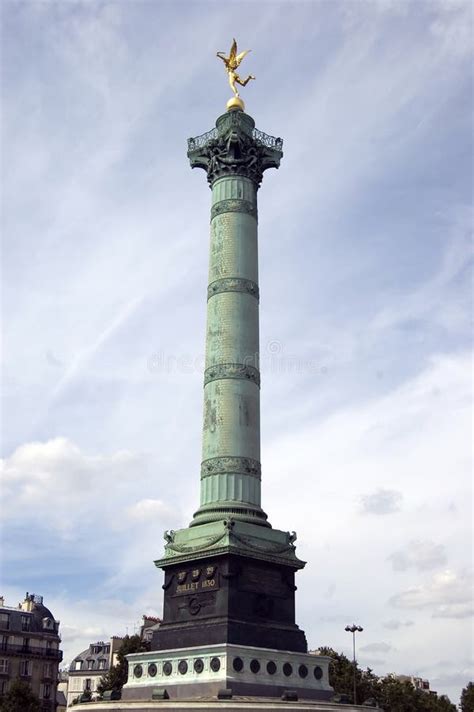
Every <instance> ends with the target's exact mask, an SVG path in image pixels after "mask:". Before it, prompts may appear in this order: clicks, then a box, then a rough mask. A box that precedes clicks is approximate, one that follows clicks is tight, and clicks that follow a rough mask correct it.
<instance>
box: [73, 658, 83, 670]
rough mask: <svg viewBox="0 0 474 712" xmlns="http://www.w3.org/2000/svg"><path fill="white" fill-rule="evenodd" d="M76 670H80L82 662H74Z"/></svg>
mask: <svg viewBox="0 0 474 712" xmlns="http://www.w3.org/2000/svg"><path fill="white" fill-rule="evenodd" d="M75 669H76V670H82V660H76V666H75Z"/></svg>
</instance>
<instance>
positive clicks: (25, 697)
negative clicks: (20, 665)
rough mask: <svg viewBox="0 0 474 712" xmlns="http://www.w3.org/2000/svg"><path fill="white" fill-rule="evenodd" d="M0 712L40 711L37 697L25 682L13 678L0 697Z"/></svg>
mask: <svg viewBox="0 0 474 712" xmlns="http://www.w3.org/2000/svg"><path fill="white" fill-rule="evenodd" d="M0 710H1V712H41V703H40V700H39V697H37V695H35V693H34V692H33V690H32V689H31V687H30V686H29V685H28V683H27V682H24V681H23V680H13V682H12V683H11V685H10V689H9V690H8V692H7V693H6V694H5V695H4V696H3V697H2V698H1V699H0Z"/></svg>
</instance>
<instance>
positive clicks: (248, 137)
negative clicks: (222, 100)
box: [188, 109, 283, 526]
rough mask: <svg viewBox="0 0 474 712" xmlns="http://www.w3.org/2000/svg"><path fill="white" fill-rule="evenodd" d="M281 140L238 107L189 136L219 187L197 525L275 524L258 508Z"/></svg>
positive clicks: (198, 163) (191, 151) (196, 161)
mask: <svg viewBox="0 0 474 712" xmlns="http://www.w3.org/2000/svg"><path fill="white" fill-rule="evenodd" d="M281 149H282V141H281V139H275V138H273V137H271V136H267V135H266V134H263V133H262V132H260V131H257V130H256V129H255V124H254V121H253V119H252V118H251V117H250V116H248V115H247V114H245V113H243V111H240V110H238V109H234V110H233V111H229V112H228V113H226V114H224V115H223V116H221V117H219V119H218V120H217V122H216V128H215V129H213V130H212V131H210V132H208V133H207V134H204V135H203V136H200V137H198V138H195V139H189V142H188V156H189V159H190V162H191V166H192V167H193V168H194V167H199V168H204V169H205V170H206V172H207V176H208V181H209V184H210V186H211V189H212V208H211V243H210V260H209V286H208V295H207V296H208V303H207V334H206V367H205V374H204V424H203V445H202V465H201V502H200V508H199V510H198V511H197V512H196V514H195V515H194V519H193V522H192V523H191V526H194V525H197V524H204V523H206V522H211V521H215V520H219V519H224V518H226V517H232V518H233V519H240V520H243V521H247V522H252V523H256V524H258V523H259V524H263V525H266V526H269V524H268V523H267V521H266V519H267V516H266V514H265V513H264V512H263V510H262V508H261V501H260V481H261V465H260V373H259V322H258V300H259V289H258V237H257V191H258V188H259V185H260V183H261V180H262V175H263V171H264V170H266V169H267V168H270V167H275V168H278V166H279V163H280V159H281V157H282V155H283V154H282V150H281Z"/></svg>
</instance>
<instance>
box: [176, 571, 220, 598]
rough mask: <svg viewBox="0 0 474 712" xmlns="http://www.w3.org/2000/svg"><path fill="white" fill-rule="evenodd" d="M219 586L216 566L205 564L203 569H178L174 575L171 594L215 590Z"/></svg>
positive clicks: (185, 594)
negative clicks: (174, 581) (173, 585)
mask: <svg viewBox="0 0 474 712" xmlns="http://www.w3.org/2000/svg"><path fill="white" fill-rule="evenodd" d="M218 588H219V578H218V574H217V567H216V566H206V567H205V568H204V569H202V570H201V569H190V570H188V571H180V572H179V573H178V574H177V575H176V583H175V588H174V591H173V593H172V595H173V596H189V595H192V594H199V593H203V592H205V593H207V592H209V591H216V590H217V589H218Z"/></svg>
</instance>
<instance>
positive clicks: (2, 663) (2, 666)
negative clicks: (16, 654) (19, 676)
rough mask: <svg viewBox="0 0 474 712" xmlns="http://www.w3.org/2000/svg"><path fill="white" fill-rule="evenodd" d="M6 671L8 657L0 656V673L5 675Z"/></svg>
mask: <svg viewBox="0 0 474 712" xmlns="http://www.w3.org/2000/svg"><path fill="white" fill-rule="evenodd" d="M7 673H8V659H7V658H0V675H6V674H7Z"/></svg>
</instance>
